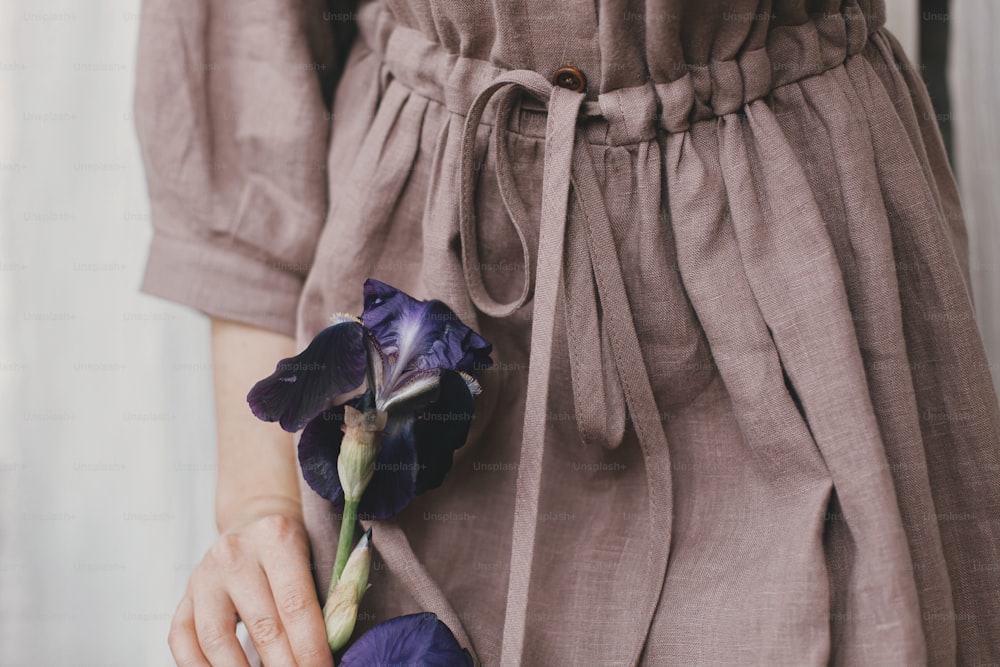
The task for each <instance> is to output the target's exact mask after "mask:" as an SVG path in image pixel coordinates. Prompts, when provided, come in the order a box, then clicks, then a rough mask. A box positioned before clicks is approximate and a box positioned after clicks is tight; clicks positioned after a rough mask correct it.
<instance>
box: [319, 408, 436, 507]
mask: <svg viewBox="0 0 1000 667" xmlns="http://www.w3.org/2000/svg"><path fill="white" fill-rule="evenodd" d="M413 422H414V419H413V416H412V415H408V414H404V415H399V416H396V415H389V420H388V421H387V422H386V425H385V432H384V433H383V434H382V442H381V446H380V447H379V451H378V458H377V459H376V460H375V473H374V474H373V475H372V481H371V482H369V483H368V488H367V489H365V492H364V493H363V494H362V495H361V502H360V503H358V517H359V518H361V519H377V520H382V519H388V518H390V517H392V516H395V515H396V514H399V513H400V512H401V511H403V509H404V508H405V507H406V506H407V505H409V504H410V503H411V502H413V498H414V496H416V495H417V491H416V480H417V472H418V462H417V450H416V447H415V446H414V438H413ZM338 486H339V484H338ZM340 502H341V503H343V498H341V501H340Z"/></svg>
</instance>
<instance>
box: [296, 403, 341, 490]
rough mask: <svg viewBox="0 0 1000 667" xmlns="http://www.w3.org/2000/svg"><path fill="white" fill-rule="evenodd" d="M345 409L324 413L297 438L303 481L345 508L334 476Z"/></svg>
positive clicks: (335, 409) (336, 478)
mask: <svg viewBox="0 0 1000 667" xmlns="http://www.w3.org/2000/svg"><path fill="white" fill-rule="evenodd" d="M343 425H344V406H343V405H338V406H336V407H333V408H330V409H329V410H325V411H323V412H322V413H320V414H319V415H317V416H316V418H315V419H313V420H312V421H311V422H309V423H308V424H307V425H306V427H305V429H304V430H303V431H302V435H301V436H299V465H300V466H302V478H303V479H304V480H305V481H306V483H307V484H308V485H309V487H310V488H311V489H312V490H313V491H315V492H316V493H318V494H319V495H320V496H321V497H323V498H326V499H327V500H329V501H330V502H332V503H334V504H335V505H338V506H340V507H343V506H344V490H343V489H342V488H341V486H340V477H339V476H338V474H337V457H338V456H340V443H341V442H342V441H343V439H344V432H343V431H342V430H341V427H342V426H343Z"/></svg>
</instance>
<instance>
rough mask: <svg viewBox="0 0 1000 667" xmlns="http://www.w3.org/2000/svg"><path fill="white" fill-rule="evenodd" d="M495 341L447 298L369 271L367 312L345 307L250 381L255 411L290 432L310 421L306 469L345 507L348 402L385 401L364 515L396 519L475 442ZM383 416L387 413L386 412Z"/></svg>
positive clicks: (302, 445) (303, 453)
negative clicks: (483, 376)
mask: <svg viewBox="0 0 1000 667" xmlns="http://www.w3.org/2000/svg"><path fill="white" fill-rule="evenodd" d="M491 350H492V346H491V345H490V344H489V343H488V342H486V341H485V340H484V339H483V338H482V337H481V336H480V335H479V334H477V333H476V332H475V331H473V330H472V329H470V328H469V327H467V326H466V325H465V324H463V323H462V322H461V321H460V320H459V319H458V316H457V315H455V313H454V312H453V311H452V310H451V309H450V308H449V307H448V306H446V305H445V304H444V303H442V302H440V301H418V300H416V299H414V298H412V297H411V296H409V295H407V294H406V293H404V292H402V291H400V290H398V289H396V288H394V287H391V286H389V285H386V284H384V283H381V282H379V281H377V280H372V279H369V280H367V281H366V282H365V287H364V313H363V314H362V316H361V319H360V320H359V319H357V318H354V317H351V316H335V318H334V322H333V324H331V325H330V326H328V327H326V328H325V329H323V330H322V331H320V332H319V333H318V334H317V335H316V337H315V338H314V339H313V340H312V342H310V343H309V345H308V346H307V347H306V349H305V350H303V351H302V352H301V353H300V354H298V355H296V356H294V357H291V358H289V359H283V360H282V361H280V362H279V363H278V365H277V367H276V368H275V371H274V373H272V374H271V375H270V376H268V377H266V378H264V379H263V380H261V381H260V382H258V383H257V384H256V385H254V387H253V389H251V390H250V393H249V394H248V396H247V401H248V402H249V404H250V408H251V410H252V411H253V413H254V415H256V416H257V417H258V418H260V419H263V420H265V421H277V422H278V423H279V424H281V427H282V428H283V429H285V430H286V431H289V432H295V431H297V430H299V429H301V428H303V427H305V430H304V431H303V432H302V436H301V438H300V440H299V463H300V464H301V466H302V474H303V478H304V479H305V480H306V482H307V483H308V484H309V486H310V487H312V488H313V490H315V491H316V493H318V494H319V495H320V496H322V497H324V498H326V499H327V500H330V501H331V502H333V503H334V504H335V505H337V506H338V507H340V506H342V505H343V502H344V490H343V488H342V486H341V480H340V477H339V475H338V472H337V457H338V456H339V454H340V445H341V441H342V440H343V437H344V433H343V429H342V426H343V425H344V405H345V404H346V405H350V406H351V407H352V408H355V409H357V410H360V411H366V410H376V411H377V413H378V416H379V418H380V420H381V419H383V418H384V420H385V422H384V423H385V426H384V428H383V429H382V433H381V438H380V449H379V453H378V457H377V459H376V461H375V470H374V473H373V475H372V479H371V482H370V483H369V485H368V487H367V490H366V492H365V493H364V495H363V496H362V498H361V501H360V504H359V506H358V515H359V516H360V517H362V518H369V519H386V518H389V517H391V516H393V515H394V514H396V513H398V512H399V511H401V510H402V509H403V508H405V507H406V506H407V505H408V504H409V503H410V502H411V501H412V500H413V498H414V496H415V495H417V494H419V493H423V492H424V491H427V490H429V489H433V488H435V487H437V486H439V485H440V484H441V482H442V481H443V480H444V476H445V474H446V473H447V472H448V470H449V469H450V468H451V464H452V455H453V453H454V451H455V450H456V449H458V448H459V447H461V446H462V445H463V444H465V439H466V437H467V435H468V432H469V427H470V426H471V421H472V412H473V408H474V403H475V401H474V396H475V395H476V394H477V393H479V384H478V382H477V380H476V376H477V375H478V373H479V372H480V371H482V370H485V369H488V368H490V367H491V366H492V360H491V359H490V352H491ZM380 423H381V422H380Z"/></svg>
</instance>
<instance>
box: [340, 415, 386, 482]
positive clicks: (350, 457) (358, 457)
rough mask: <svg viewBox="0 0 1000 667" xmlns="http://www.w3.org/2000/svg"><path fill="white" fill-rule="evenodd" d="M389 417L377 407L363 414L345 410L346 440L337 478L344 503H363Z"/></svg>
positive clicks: (341, 449) (341, 448)
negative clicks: (341, 489)
mask: <svg viewBox="0 0 1000 667" xmlns="http://www.w3.org/2000/svg"><path fill="white" fill-rule="evenodd" d="M385 421H386V415H385V413H382V412H379V411H378V410H376V409H375V408H374V407H372V408H369V409H367V410H365V411H364V412H361V411H359V410H355V409H354V408H352V407H351V406H350V405H345V406H344V439H343V441H341V443H340V456H338V457H337V475H338V476H339V477H340V486H341V488H343V489H344V500H345V501H348V502H354V501H360V500H361V494H362V493H364V491H365V489H366V488H368V483H369V482H370V481H371V479H372V475H373V474H374V473H375V459H376V458H378V450H379V444H380V437H381V435H380V434H381V431H382V429H383V428H385Z"/></svg>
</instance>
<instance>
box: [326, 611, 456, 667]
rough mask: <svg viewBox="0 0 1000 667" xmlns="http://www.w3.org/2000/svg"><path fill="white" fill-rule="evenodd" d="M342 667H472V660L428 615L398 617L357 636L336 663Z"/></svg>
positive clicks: (440, 624)
mask: <svg viewBox="0 0 1000 667" xmlns="http://www.w3.org/2000/svg"><path fill="white" fill-rule="evenodd" d="M338 664H339V665H343V666H344V667H370V666H373V665H426V666H427V667H472V664H473V662H472V656H471V655H469V652H468V651H466V650H465V649H464V648H462V647H461V645H460V644H459V643H458V641H457V640H456V639H455V635H453V634H452V633H451V630H450V629H449V628H448V626H447V625H445V624H444V623H442V622H441V621H440V620H439V619H438V617H437V616H435V615H434V614H432V613H430V612H424V613H421V614H410V615H408V616H399V617H397V618H392V619H389V620H388V621H385V622H383V623H379V624H378V625H376V626H375V627H373V628H371V629H370V630H368V632H366V633H364V634H363V635H361V636H360V637H359V638H358V639H357V641H355V642H354V644H352V645H351V647H350V648H349V649H347V652H346V653H344V655H343V657H342V658H341V659H340V662H339V663H338Z"/></svg>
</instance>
